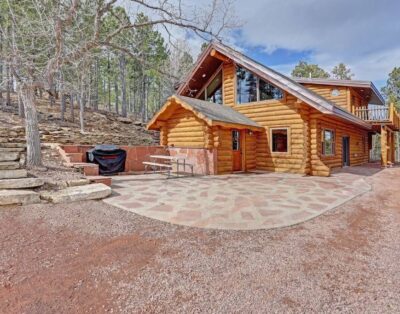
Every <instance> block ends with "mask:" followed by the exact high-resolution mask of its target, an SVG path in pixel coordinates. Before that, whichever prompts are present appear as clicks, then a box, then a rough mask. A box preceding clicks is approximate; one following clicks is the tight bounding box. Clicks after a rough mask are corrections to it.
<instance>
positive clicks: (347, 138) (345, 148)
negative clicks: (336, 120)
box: [342, 135, 350, 167]
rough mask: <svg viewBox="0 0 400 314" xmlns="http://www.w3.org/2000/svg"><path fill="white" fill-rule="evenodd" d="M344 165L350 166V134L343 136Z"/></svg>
mask: <svg viewBox="0 0 400 314" xmlns="http://www.w3.org/2000/svg"><path fill="white" fill-rule="evenodd" d="M345 155H346V158H345ZM345 161H346V162H345ZM342 167H350V136H347V135H346V136H343V137H342Z"/></svg>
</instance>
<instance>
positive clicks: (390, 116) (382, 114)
mask: <svg viewBox="0 0 400 314" xmlns="http://www.w3.org/2000/svg"><path fill="white" fill-rule="evenodd" d="M354 114H355V115H356V116H357V117H359V118H360V119H362V120H365V121H369V122H380V123H381V122H385V123H388V124H391V125H393V126H394V127H395V128H396V129H400V114H399V113H398V112H397V110H396V108H395V107H394V105H393V104H390V105H389V106H382V107H375V108H367V107H358V108H355V109H354Z"/></svg>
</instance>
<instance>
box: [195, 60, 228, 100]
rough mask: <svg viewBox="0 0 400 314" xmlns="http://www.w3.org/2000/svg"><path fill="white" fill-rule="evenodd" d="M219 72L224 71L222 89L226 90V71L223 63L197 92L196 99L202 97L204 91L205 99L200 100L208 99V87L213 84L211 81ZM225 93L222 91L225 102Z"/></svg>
mask: <svg viewBox="0 0 400 314" xmlns="http://www.w3.org/2000/svg"><path fill="white" fill-rule="evenodd" d="M219 72H222V82H221V83H222V90H224V73H223V71H222V64H221V65H220V66H219V67H218V68H217V70H216V71H215V72H214V73H213V74H212V75H211V76H210V78H209V79H208V81H207V82H206V83H205V84H204V86H203V87H202V88H201V89H200V91H199V92H198V93H197V94H196V99H200V98H199V97H200V95H201V94H202V93H203V92H204V95H205V97H204V99H200V100H206V99H207V87H208V85H210V84H211V82H212V81H213V80H214V79H215V77H216V76H217V75H218V74H219ZM223 98H224V95H223V93H222V102H223Z"/></svg>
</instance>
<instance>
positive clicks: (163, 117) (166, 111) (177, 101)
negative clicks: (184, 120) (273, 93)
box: [147, 96, 264, 132]
mask: <svg viewBox="0 0 400 314" xmlns="http://www.w3.org/2000/svg"><path fill="white" fill-rule="evenodd" d="M176 105H179V106H181V107H182V108H184V109H186V110H188V111H190V112H192V113H193V114H194V115H195V116H196V117H197V118H198V119H200V120H202V121H204V122H205V123H206V124H207V125H208V126H209V127H213V126H220V127H226V128H236V129H240V130H242V129H247V130H252V131H256V132H257V131H263V130H264V128H263V127H262V126H256V125H250V124H243V123H234V122H227V121H220V120H218V119H210V118H209V117H207V116H206V115H204V114H203V113H201V112H200V111H198V110H196V109H195V108H194V107H193V106H191V105H190V104H189V103H187V102H186V101H184V100H182V99H181V98H180V97H177V96H171V97H169V98H168V99H167V101H166V102H165V104H164V105H163V106H162V107H161V109H160V110H159V111H158V112H157V113H156V114H155V115H154V117H153V118H152V119H151V120H150V121H149V122H148V124H147V129H148V130H159V129H160V128H161V127H162V126H163V125H164V124H165V123H166V121H167V120H168V118H169V117H170V114H172V112H173V110H174V108H173V107H174V106H176ZM210 105H211V106H212V105H215V104H210ZM218 106H219V105H218ZM232 110H233V109H232Z"/></svg>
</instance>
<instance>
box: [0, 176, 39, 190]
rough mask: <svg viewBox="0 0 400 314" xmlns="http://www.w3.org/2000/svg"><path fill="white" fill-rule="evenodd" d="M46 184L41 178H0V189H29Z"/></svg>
mask: <svg viewBox="0 0 400 314" xmlns="http://www.w3.org/2000/svg"><path fill="white" fill-rule="evenodd" d="M43 184H44V182H43V180H42V179H40V178H21V179H3V180H0V189H14V190H15V189H28V188H36V187H39V186H42V185H43Z"/></svg>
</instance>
